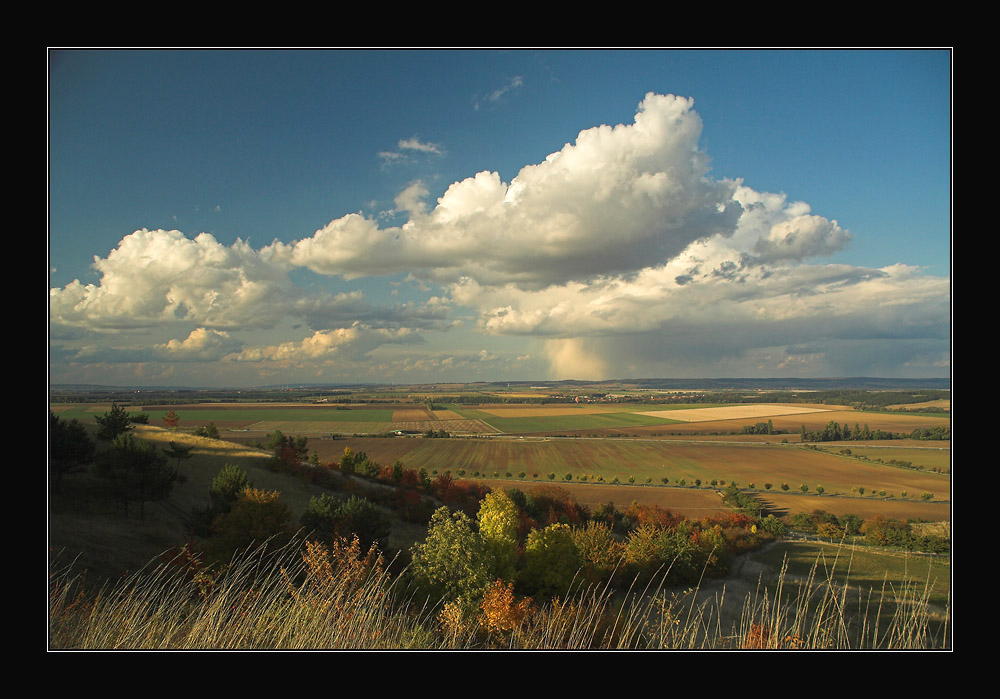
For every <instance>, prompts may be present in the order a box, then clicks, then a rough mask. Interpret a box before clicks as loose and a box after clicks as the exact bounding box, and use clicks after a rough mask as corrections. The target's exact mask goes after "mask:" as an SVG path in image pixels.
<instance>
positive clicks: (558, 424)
mask: <svg viewBox="0 0 1000 699" xmlns="http://www.w3.org/2000/svg"><path fill="white" fill-rule="evenodd" d="M448 409H449V410H452V411H453V412H455V413H457V414H459V415H461V416H462V417H464V418H467V419H470V420H482V421H483V422H485V423H486V424H487V425H489V426H490V427H493V428H495V429H496V430H498V431H499V432H503V433H505V434H521V433H532V432H561V431H566V430H602V429H609V428H612V429H613V428H623V429H627V428H629V427H640V426H644V425H673V424H677V423H678V422H680V421H679V420H667V419H664V418H658V417H651V416H649V415H640V414H638V411H637V409H636V408H635V407H630V408H622V409H620V410H613V411H612V410H609V411H608V412H607V413H596V414H593V413H582V412H581V413H580V414H567V415H546V416H537V417H498V416H496V415H494V414H492V413H488V412H486V411H484V410H476V409H471V408H464V407H462V406H458V405H449V406H448ZM643 409H645V410H648V409H649V406H644V408H643Z"/></svg>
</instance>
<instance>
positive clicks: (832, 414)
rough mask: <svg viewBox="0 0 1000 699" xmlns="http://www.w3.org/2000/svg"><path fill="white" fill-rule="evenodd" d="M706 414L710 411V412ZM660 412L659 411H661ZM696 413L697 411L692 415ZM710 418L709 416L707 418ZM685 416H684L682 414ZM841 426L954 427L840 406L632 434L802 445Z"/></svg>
mask: <svg viewBox="0 0 1000 699" xmlns="http://www.w3.org/2000/svg"><path fill="white" fill-rule="evenodd" d="M705 410H708V409H707V408H706V409H705ZM657 412H659V411H657ZM691 412H692V413H694V412H695V411H691ZM706 415H707V414H706ZM681 416H682V417H683V416H684V413H681ZM831 420H832V421H835V422H837V423H838V424H844V423H847V424H849V425H850V426H851V429H853V428H854V426H855V425H859V426H864V425H868V426H869V427H870V428H871V429H872V430H876V429H878V430H882V431H884V432H904V433H907V434H909V433H910V432H912V431H913V430H915V429H917V428H918V427H924V428H932V427H943V426H949V425H950V424H951V421H950V419H949V418H948V417H947V416H936V415H935V416H929V415H907V414H902V413H875V412H865V411H856V410H850V409H848V408H837V407H836V406H825V408H824V409H823V410H817V411H815V412H809V413H797V414H794V415H787V414H785V415H774V416H770V417H768V416H755V417H735V418H729V419H725V420H723V419H713V420H697V421H695V420H688V421H683V422H682V421H676V422H672V423H670V424H666V423H664V424H661V425H635V426H629V427H628V428H627V429H628V433H629V434H630V435H632V436H635V437H646V438H661V437H663V438H670V437H676V436H681V437H687V436H691V435H706V436H709V435H713V434H715V435H729V436H731V437H739V438H740V439H745V438H746V437H749V438H751V439H752V440H757V441H769V442H775V441H777V442H780V441H781V440H782V439H787V440H788V441H789V442H798V441H799V431H800V429H801V428H802V426H805V428H806V430H807V431H810V432H813V431H821V430H822V429H823V428H824V427H825V426H826V425H827V424H828V423H829V422H830V421H831ZM767 421H770V422H771V423H772V425H773V426H774V430H775V434H772V435H746V436H744V435H735V434H734V433H738V432H739V431H740V430H741V429H742V428H743V427H745V426H751V425H755V424H756V423H759V422H767ZM621 432H622V430H621V429H619V428H614V429H608V428H595V429H587V428H579V427H578V428H575V429H559V430H556V429H553V430H547V431H546V434H551V435H556V434H560V435H575V434H587V435H592V436H595V437H602V436H613V435H615V433H621Z"/></svg>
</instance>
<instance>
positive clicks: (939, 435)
mask: <svg viewBox="0 0 1000 699" xmlns="http://www.w3.org/2000/svg"><path fill="white" fill-rule="evenodd" d="M799 436H800V437H801V439H802V441H803V442H849V441H878V440H882V439H906V438H909V439H924V440H928V439H938V440H945V439H951V428H950V427H948V426H947V425H942V426H937V427H918V428H917V429H915V430H913V431H912V432H910V433H909V434H907V433H905V432H903V433H897V432H888V431H886V432H883V431H882V430H880V429H875V430H872V429H870V428H869V427H868V424H867V423H866V424H865V425H864V427H861V426H860V425H858V424H855V425H854V429H851V426H850V425H848V424H847V423H846V422H845V423H844V424H843V425H840V424H838V423H837V421H836V420H830V422H828V423H827V424H826V427H824V428H823V429H822V430H814V431H811V432H810V431H807V430H806V426H805V425H802V427H801V429H800V430H799Z"/></svg>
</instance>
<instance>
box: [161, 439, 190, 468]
mask: <svg viewBox="0 0 1000 699" xmlns="http://www.w3.org/2000/svg"><path fill="white" fill-rule="evenodd" d="M192 449H194V445H193V444H189V445H184V444H177V443H176V442H171V443H170V447H169V448H168V447H164V448H163V453H164V454H166V455H167V457H168V458H171V459H177V465H178V466H180V465H181V461H187V460H188V459H190V458H191V457H192V456H194V454H192V453H191V450H192Z"/></svg>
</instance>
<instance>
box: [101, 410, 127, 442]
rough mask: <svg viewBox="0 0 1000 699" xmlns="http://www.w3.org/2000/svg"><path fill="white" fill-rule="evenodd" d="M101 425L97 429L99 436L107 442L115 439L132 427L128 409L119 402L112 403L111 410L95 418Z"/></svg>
mask: <svg viewBox="0 0 1000 699" xmlns="http://www.w3.org/2000/svg"><path fill="white" fill-rule="evenodd" d="M94 419H95V420H96V421H97V424H98V425H99V426H100V427H99V429H98V430H97V438H98V439H103V440H105V441H107V442H111V441H113V440H114V439H115V438H116V437H118V435H121V434H125V433H126V432H128V431H129V430H131V429H132V423H131V421H130V420H129V417H128V411H127V410H125V408H123V407H122V406H120V405H118V404H117V403H113V404H112V405H111V410H109V411H108V412H106V413H104V415H98V416H96V417H95V418H94Z"/></svg>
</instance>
